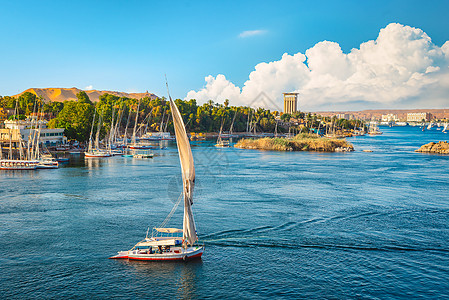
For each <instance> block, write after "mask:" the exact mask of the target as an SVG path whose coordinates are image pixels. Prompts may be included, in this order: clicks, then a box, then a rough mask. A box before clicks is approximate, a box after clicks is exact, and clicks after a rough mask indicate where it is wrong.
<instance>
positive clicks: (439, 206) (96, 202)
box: [0, 127, 449, 299]
mask: <svg viewBox="0 0 449 300" xmlns="http://www.w3.org/2000/svg"><path fill="white" fill-rule="evenodd" d="M381 130H383V131H384V135H382V136H376V137H369V136H366V137H357V138H350V139H349V141H350V142H352V143H353V144H354V146H355V148H356V150H357V151H355V152H353V153H312V152H294V153H290V152H288V153H287V152H262V151H256V150H239V149H234V148H230V149H216V148H215V147H213V146H212V145H213V144H214V142H207V141H206V142H193V143H192V145H193V147H192V149H193V153H194V157H195V163H196V171H197V182H196V190H195V196H194V201H195V204H194V213H195V221H196V223H197V230H198V233H199V235H200V239H201V240H203V241H204V242H205V244H206V251H205V253H204V255H203V259H202V260H200V261H191V262H186V263H154V262H153V263H148V262H128V261H124V260H108V259H107V258H108V257H109V256H112V255H114V254H115V253H116V251H119V250H127V249H129V248H131V247H132V246H133V245H134V244H135V243H136V242H138V241H139V240H141V239H143V238H144V237H145V233H146V230H147V228H148V227H153V226H157V225H159V223H160V222H162V221H163V219H164V218H165V217H166V215H167V214H168V213H169V212H170V210H171V208H172V207H173V204H174V202H175V201H176V199H177V197H178V195H179V193H180V191H181V186H180V166H179V158H178V156H177V151H176V145H175V144H174V143H169V144H168V146H169V147H168V149H167V150H158V151H155V154H156V155H157V156H155V157H154V158H153V159H146V160H145V159H132V158H123V157H114V158H110V159H91V160H89V161H86V162H85V161H84V160H83V159H81V158H75V157H73V159H72V161H71V162H70V163H69V164H68V165H66V166H64V167H61V168H60V169H57V170H39V171H34V172H23V171H22V172H2V173H1V174H0V281H1V285H0V293H1V295H2V297H4V298H20V299H23V298H43V297H46V298H66V297H68V298H110V297H122V298H132V299H136V298H146V299H148V298H153V297H163V298H168V297H170V298H172V297H174V298H187V299H191V298H218V297H228V298H238V297H239V298H269V297H278V298H293V297H294V298H366V299H377V298H410V297H422V298H428V299H435V298H447V297H449V280H448V278H449V197H448V192H449V187H448V186H449V179H448V178H449V176H448V175H449V156H442V155H430V154H421V153H415V152H413V150H415V149H417V148H418V147H419V146H421V145H422V144H424V143H428V142H431V141H438V140H445V139H448V138H447V136H449V134H447V135H446V134H443V133H441V132H440V131H437V130H435V129H433V130H432V131H426V132H421V131H420V130H419V128H417V127H416V128H413V127H404V128H401V127H397V128H381ZM363 149H370V150H373V152H371V153H367V152H362V151H361V150H363ZM181 218H182V209H178V211H177V212H176V213H175V215H174V217H173V219H172V222H171V223H170V224H169V225H170V226H178V227H180V226H182V221H181Z"/></svg>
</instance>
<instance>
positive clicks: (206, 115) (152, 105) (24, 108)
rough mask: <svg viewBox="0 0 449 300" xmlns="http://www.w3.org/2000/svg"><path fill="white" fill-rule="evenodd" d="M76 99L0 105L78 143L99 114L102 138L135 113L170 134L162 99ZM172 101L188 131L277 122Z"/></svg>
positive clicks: (268, 126) (252, 112) (264, 115)
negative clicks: (38, 115)
mask: <svg viewBox="0 0 449 300" xmlns="http://www.w3.org/2000/svg"><path fill="white" fill-rule="evenodd" d="M76 97H77V100H76V101H64V102H52V101H50V102H44V101H43V99H42V98H40V97H37V96H36V95H35V94H33V93H30V92H26V93H23V94H22V95H20V96H19V97H17V98H14V97H9V96H5V97H0V106H1V107H5V108H13V109H14V108H17V111H18V115H19V116H17V117H18V118H19V119H23V118H24V116H25V115H30V114H31V113H33V112H42V113H44V114H46V116H47V118H48V119H49V122H48V127H49V128H64V129H65V135H66V136H67V138H68V139H69V140H70V139H73V140H77V141H80V142H85V141H87V140H88V139H89V136H90V130H91V128H92V120H93V119H94V114H95V115H96V118H95V121H94V123H95V124H94V128H96V125H97V122H98V120H99V116H101V119H102V127H101V128H102V129H101V136H105V134H106V133H107V132H109V130H110V129H111V126H112V123H113V121H114V124H117V123H119V129H120V132H121V133H123V132H124V130H125V128H126V125H127V124H128V130H129V131H132V128H133V127H134V123H135V119H136V114H138V123H139V125H142V124H143V123H145V125H146V126H145V127H146V128H147V129H148V131H150V132H156V131H165V130H167V131H170V132H172V133H173V132H174V130H173V122H172V120H171V112H170V105H169V103H168V101H167V100H166V99H165V98H164V97H162V98H150V97H145V98H142V99H140V100H138V99H134V98H127V97H118V96H115V95H111V94H103V95H101V96H100V97H99V101H98V102H96V103H94V102H92V101H91V100H90V99H89V96H88V95H87V94H86V92H84V91H81V92H79V93H78V94H77V95H76ZM175 103H176V105H177V106H178V108H179V111H180V113H181V115H182V117H183V120H184V124H185V125H186V130H187V131H188V132H218V131H219V130H220V129H221V128H222V129H223V131H230V129H231V125H232V130H233V132H246V131H253V132H254V131H256V132H274V131H275V128H276V122H277V121H276V119H275V118H276V116H279V115H280V113H279V112H277V111H274V112H271V111H270V110H266V109H264V108H257V109H254V108H250V107H246V106H230V105H229V100H225V101H224V103H223V104H220V103H215V102H213V101H212V100H209V101H208V102H206V103H204V104H203V105H198V104H197V102H196V100H195V99H191V100H181V99H176V100H175ZM137 109H138V111H137ZM280 119H281V121H283V122H289V121H290V120H291V119H296V120H298V119H301V120H303V121H304V122H305V124H302V125H301V126H297V127H296V128H294V129H295V130H296V131H297V132H309V130H310V129H311V128H319V127H320V126H321V127H322V126H323V123H327V124H329V123H332V124H333V126H338V127H340V128H342V129H353V128H355V127H357V121H356V120H345V119H337V118H336V117H332V118H330V117H326V118H324V117H321V116H319V115H316V114H311V113H304V112H296V113H294V114H282V115H281V116H280ZM360 123H361V122H360ZM360 123H359V127H360V125H361V124H360ZM320 124H321V125H320ZM161 125H162V126H163V128H161ZM277 131H278V132H285V131H286V129H285V128H283V127H282V126H278V127H277Z"/></svg>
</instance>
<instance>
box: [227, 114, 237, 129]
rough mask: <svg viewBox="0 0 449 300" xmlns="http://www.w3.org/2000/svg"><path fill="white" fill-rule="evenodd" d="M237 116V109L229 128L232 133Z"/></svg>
mask: <svg viewBox="0 0 449 300" xmlns="http://www.w3.org/2000/svg"><path fill="white" fill-rule="evenodd" d="M236 116H237V110H236V111H235V114H234V117H233V118H232V123H231V128H229V133H230V134H232V131H233V130H234V121H235V117H236Z"/></svg>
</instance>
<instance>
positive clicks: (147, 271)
mask: <svg viewBox="0 0 449 300" xmlns="http://www.w3.org/2000/svg"><path fill="white" fill-rule="evenodd" d="M116 262H117V263H118V264H122V265H124V266H126V267H129V268H131V269H132V270H134V276H138V277H140V276H143V277H147V278H148V279H150V280H151V282H153V283H154V284H160V285H161V286H160V288H161V289H163V286H164V285H175V286H176V295H167V296H170V297H173V296H174V297H175V298H176V299H198V298H199V295H198V294H197V289H198V287H197V285H198V279H197V277H198V274H199V273H201V272H202V266H203V262H202V260H201V259H196V260H192V261H188V262H145V261H133V260H117V261H116Z"/></svg>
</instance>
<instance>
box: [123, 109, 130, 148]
mask: <svg viewBox="0 0 449 300" xmlns="http://www.w3.org/2000/svg"><path fill="white" fill-rule="evenodd" d="M130 116H131V105H130V106H129V112H128V120H126V127H125V134H124V135H123V144H124V145H126V144H128V125H129V117H130Z"/></svg>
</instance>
